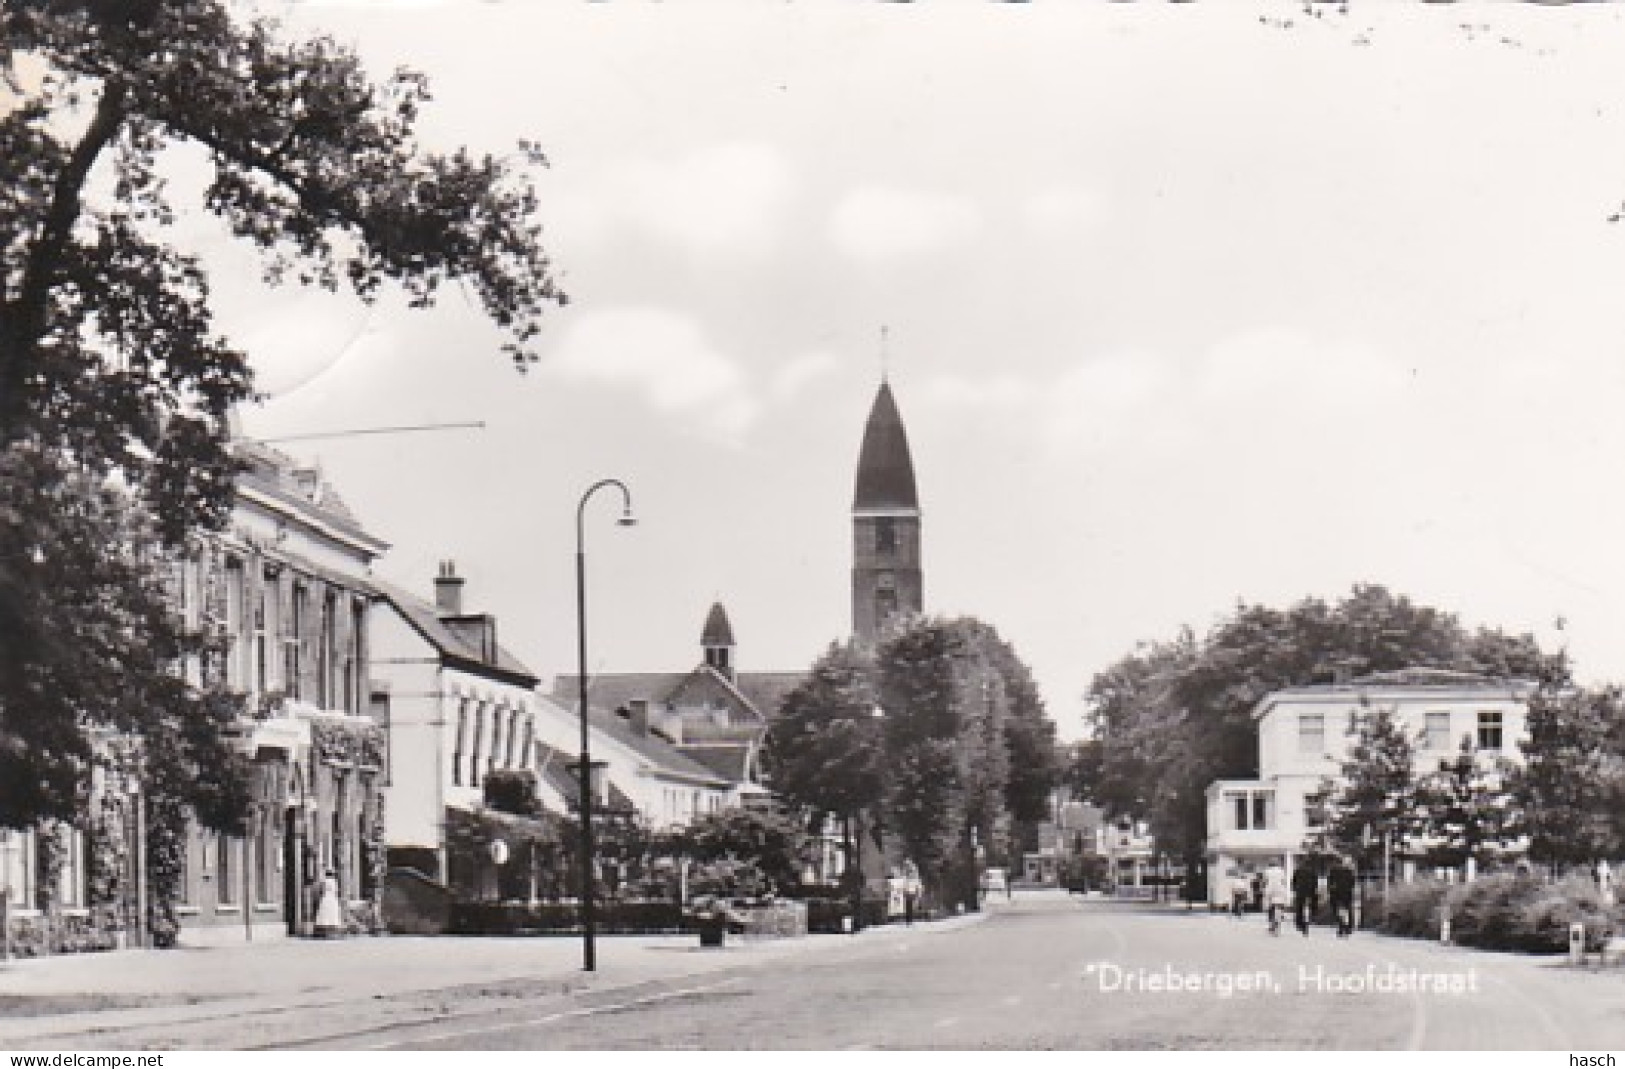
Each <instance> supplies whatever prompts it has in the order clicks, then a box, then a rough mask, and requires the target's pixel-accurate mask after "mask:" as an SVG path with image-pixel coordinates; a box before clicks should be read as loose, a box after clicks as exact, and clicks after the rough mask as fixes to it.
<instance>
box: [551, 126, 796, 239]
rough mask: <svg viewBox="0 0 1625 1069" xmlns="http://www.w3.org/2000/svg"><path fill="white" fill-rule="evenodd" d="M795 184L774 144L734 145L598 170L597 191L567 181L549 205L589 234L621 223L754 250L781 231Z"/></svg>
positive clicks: (563, 225)
mask: <svg viewBox="0 0 1625 1069" xmlns="http://www.w3.org/2000/svg"><path fill="white" fill-rule="evenodd" d="M794 187H795V182H794V178H793V176H792V175H791V173H790V168H789V166H788V164H786V163H785V161H784V159H783V157H781V156H780V155H779V153H778V152H777V151H776V150H775V149H773V148H771V147H769V146H767V145H759V144H743V143H731V144H719V145H710V146H707V147H704V148H701V149H698V150H696V151H694V152H692V153H689V154H688V155H686V156H682V157H678V158H675V159H647V158H643V159H629V160H623V161H621V162H620V163H619V164H617V165H614V166H611V167H610V168H609V169H608V171H607V173H606V174H603V175H595V176H594V183H593V185H592V187H591V188H580V187H570V186H566V187H565V188H562V189H560V190H558V191H556V192H555V193H553V194H551V195H550V198H549V202H548V203H549V209H550V214H552V215H553V216H554V218H555V219H556V220H557V222H558V225H559V228H560V229H561V230H563V231H566V232H574V233H579V234H583V235H586V236H587V237H588V238H589V239H591V238H594V237H597V236H598V235H599V234H601V233H602V232H603V231H604V230H605V229H608V228H611V227H614V226H622V227H630V228H632V229H634V230H639V231H644V232H648V233H653V234H655V235H657V236H658V237H660V238H662V239H664V240H667V241H671V242H674V243H675V244H677V245H679V246H681V247H683V248H685V249H687V250H689V251H693V252H700V253H749V252H752V251H755V250H758V249H761V248H765V247H766V246H767V245H768V244H769V243H770V242H771V240H772V239H773V237H774V236H775V235H776V234H777V233H778V232H779V228H780V225H781V223H782V221H783V218H784V215H785V209H786V207H787V206H788V205H789V203H790V200H791V198H792V196H793V194H794Z"/></svg>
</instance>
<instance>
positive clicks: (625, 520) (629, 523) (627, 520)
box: [615, 509, 638, 527]
mask: <svg viewBox="0 0 1625 1069" xmlns="http://www.w3.org/2000/svg"><path fill="white" fill-rule="evenodd" d="M615 522H616V523H618V524H620V525H621V526H622V527H636V526H637V524H638V518H637V517H636V516H634V515H632V510H631V509H627V510H626V511H625V512H623V513H621V518H620V519H618V520H616V521H615Z"/></svg>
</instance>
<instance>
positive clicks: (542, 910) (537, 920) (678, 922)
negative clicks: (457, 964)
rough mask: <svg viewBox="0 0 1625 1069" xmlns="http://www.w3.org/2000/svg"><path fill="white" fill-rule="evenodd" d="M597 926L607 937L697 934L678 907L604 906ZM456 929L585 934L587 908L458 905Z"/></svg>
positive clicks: (453, 912)
mask: <svg viewBox="0 0 1625 1069" xmlns="http://www.w3.org/2000/svg"><path fill="white" fill-rule="evenodd" d="M595 906H596V908H595V909H594V910H593V927H594V928H595V929H596V930H597V931H599V932H601V933H603V934H605V935H662V934H671V933H676V932H686V931H692V930H693V925H692V924H691V923H690V922H689V921H688V920H687V919H685V918H684V916H683V908H682V907H681V906H679V905H678V904H677V903H675V902H599V903H595ZM450 930H451V931H452V932H454V933H456V934H458V935H526V934H546V933H553V932H559V933H563V932H579V931H580V930H581V907H580V906H579V905H577V904H576V903H574V902H538V903H536V904H534V905H532V904H529V903H524V902H454V903H452V907H451V925H450Z"/></svg>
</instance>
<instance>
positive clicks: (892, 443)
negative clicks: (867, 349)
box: [852, 381, 920, 512]
mask: <svg viewBox="0 0 1625 1069" xmlns="http://www.w3.org/2000/svg"><path fill="white" fill-rule="evenodd" d="M919 507H920V498H919V493H918V491H917V490H916V489H915V487H914V459H913V458H912V457H911V456H910V455H909V451H908V431H907V430H905V429H904V428H903V417H902V414H901V413H899V412H898V411H897V400H896V399H895V398H894V397H892V392H891V383H889V382H884V381H882V382H881V384H880V392H879V393H877V394H876V395H875V403H874V405H873V407H871V408H870V409H869V422H868V424H867V425H866V426H865V427H864V429H863V448H862V449H861V450H860V451H859V453H858V478H857V487H856V490H855V492H854V494H853V496H852V511H853V512H871V511H896V510H899V509H901V510H915V511H917V510H918V509H919Z"/></svg>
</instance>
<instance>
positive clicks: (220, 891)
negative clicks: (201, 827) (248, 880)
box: [214, 835, 238, 906]
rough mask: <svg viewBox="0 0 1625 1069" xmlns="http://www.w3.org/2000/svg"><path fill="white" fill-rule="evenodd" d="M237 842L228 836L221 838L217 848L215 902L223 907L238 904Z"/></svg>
mask: <svg viewBox="0 0 1625 1069" xmlns="http://www.w3.org/2000/svg"><path fill="white" fill-rule="evenodd" d="M236 846H237V844H236V841H235V840H233V839H229V838H227V837H226V836H224V835H222V836H220V842H219V845H218V846H217V847H216V848H215V865H214V869H215V871H214V878H215V901H216V902H218V903H219V904H220V905H222V906H231V905H235V904H236V902H237V880H238V876H237V866H236V865H235V864H233V862H234V860H235V859H234V858H233V857H232V854H233V852H234V851H235V849H236Z"/></svg>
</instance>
